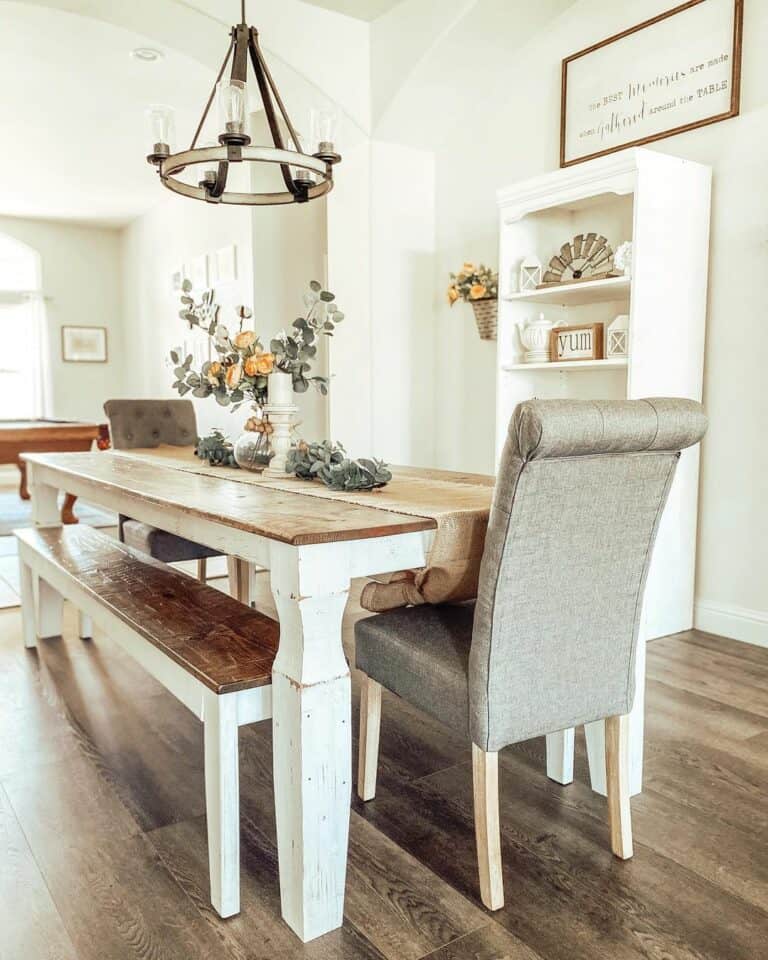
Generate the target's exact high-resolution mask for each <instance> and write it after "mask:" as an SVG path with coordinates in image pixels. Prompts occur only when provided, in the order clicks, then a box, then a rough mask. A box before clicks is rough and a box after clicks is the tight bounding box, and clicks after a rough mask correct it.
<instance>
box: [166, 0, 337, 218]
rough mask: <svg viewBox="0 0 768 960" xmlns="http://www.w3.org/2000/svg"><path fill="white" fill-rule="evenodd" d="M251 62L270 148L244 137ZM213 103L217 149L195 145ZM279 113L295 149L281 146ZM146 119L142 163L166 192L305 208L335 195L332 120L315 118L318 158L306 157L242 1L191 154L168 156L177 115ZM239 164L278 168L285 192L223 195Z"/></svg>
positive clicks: (322, 114) (320, 114)
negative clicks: (187, 174)
mask: <svg viewBox="0 0 768 960" xmlns="http://www.w3.org/2000/svg"><path fill="white" fill-rule="evenodd" d="M249 59H250V62H251V65H252V68H253V72H254V74H255V77H256V83H257V85H258V88H259V94H260V96H261V101H262V104H263V106H264V112H265V114H266V117H267V123H268V124H269V131H270V134H271V136H272V145H270V146H252V145H251V138H250V136H249V135H248V133H247V122H248V95H247V91H248V87H247V73H248V60H249ZM230 60H231V62H232V66H231V70H230V76H229V79H226V78H224V73H225V71H226V69H227V65H228V64H229V62H230ZM222 78H224V79H222ZM214 98H217V100H218V111H219V123H220V129H221V131H222V132H221V133H219V138H218V139H219V143H218V145H216V144H210V145H203V146H198V145H197V142H198V139H199V137H200V133H201V131H202V129H203V125H204V123H205V121H206V118H207V117H208V114H209V112H210V109H211V105H212V104H213V101H214ZM278 111H279V115H280V117H281V118H282V121H283V123H284V124H285V128H286V130H287V132H288V135H289V136H290V146H291V147H293V148H295V149H290V148H289V147H287V146H286V143H285V141H284V138H283V131H282V130H281V126H280V121H279V120H278ZM147 120H148V125H149V132H150V142H151V144H152V148H151V152H150V153H149V155H148V156H147V161H148V162H149V163H151V164H154V165H155V166H156V167H157V171H158V173H159V175H160V181H161V182H162V184H163V186H165V187H167V188H168V189H169V190H173V191H174V192H175V193H180V194H182V195H183V196H185V197H192V198H193V199H194V200H205V201H206V202H208V203H230V204H244V205H253V206H266V205H270V204H278V203H307V201H309V200H315V199H316V198H317V197H322V196H324V195H325V194H326V193H329V192H330V191H331V190H332V189H333V166H334V164H336V163H338V162H339V161H340V160H341V157H340V156H339V154H338V153H336V151H335V149H334V144H333V139H334V127H335V123H336V117H335V115H334V113H333V111H330V110H316V111H313V112H312V127H313V131H312V135H313V139H314V142H316V143H317V144H318V148H317V152H316V153H313V154H307V153H303V152H302V150H301V141H300V139H299V136H298V134H297V133H296V130H295V128H294V126H293V124H292V123H291V119H290V117H289V116H288V112H287V110H286V109H285V104H284V103H283V100H282V98H281V96H280V93H279V92H278V90H277V87H276V85H275V81H274V80H273V78H272V74H271V73H270V71H269V67H268V66H267V63H266V61H265V59H264V55H263V54H262V52H261V48H260V46H259V34H258V31H257V30H256V28H255V27H249V26H247V24H246V21H245V0H242V4H241V22H240V23H239V24H237V25H236V26H234V27H232V31H231V34H230V42H229V47H228V48H227V52H226V55H225V57H224V61H223V63H222V64H221V68H220V70H219V73H218V76H217V77H216V81H215V83H214V85H213V89H212V90H211V94H210V96H209V97H208V102H207V103H206V105H205V109H204V110H203V115H202V117H201V118H200V122H199V123H198V125H197V130H196V131H195V135H194V137H193V138H192V143H191V145H190V147H189V149H188V150H183V151H181V152H179V153H172V152H171V146H170V144H171V143H172V140H173V132H174V117H173V110H172V109H171V108H170V107H167V106H160V105H155V106H152V107H150V108H149V109H148V110H147ZM244 162H247V163H267V164H276V165H277V166H279V168H280V173H281V175H282V179H283V184H284V187H285V189H284V190H277V191H275V192H269V193H257V192H255V191H254V192H248V193H243V192H234V191H232V190H227V179H228V177H229V174H230V167H231V165H232V164H240V163H244ZM189 168H192V169H193V170H194V171H196V175H195V176H194V179H195V180H196V181H197V185H195V184H194V183H186V182H185V181H184V180H182V179H180V178H179V174H181V173H182V171H184V170H188V169H189Z"/></svg>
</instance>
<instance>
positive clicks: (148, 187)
mask: <svg viewBox="0 0 768 960" xmlns="http://www.w3.org/2000/svg"><path fill="white" fill-rule="evenodd" d="M0 21H1V22H2V29H0V86H1V87H2V90H3V91H4V92H3V96H2V97H0V130H2V136H1V137H0V139H1V140H2V142H3V144H4V148H3V150H2V153H0V213H2V214H5V215H10V216H23V217H44V218H49V219H71V220H79V221H87V222H97V223H103V224H107V225H119V224H122V223H125V222H127V221H128V220H130V219H131V218H132V217H134V216H136V215H137V214H138V213H141V212H143V211H144V210H146V209H148V207H150V206H151V205H153V204H154V203H156V202H157V199H158V191H160V189H161V188H160V186H159V185H158V183H157V175H156V174H155V172H154V170H153V169H152V167H150V166H149V165H148V164H147V163H146V162H145V160H144V156H145V154H146V153H147V152H148V151H147V145H146V142H145V140H146V138H145V132H144V110H145V108H146V107H147V106H148V105H149V104H150V103H171V104H173V105H174V106H175V107H176V110H177V124H178V128H179V129H180V130H184V129H190V130H193V129H194V124H195V122H196V120H197V116H198V115H199V113H200V110H201V105H202V104H203V103H204V102H205V98H206V96H207V93H208V91H209V89H210V85H211V79H212V78H211V71H210V70H208V69H207V68H205V67H203V66H202V65H201V64H200V63H198V62H196V61H194V60H191V59H190V58H188V57H184V56H183V55H182V54H180V53H177V52H175V51H174V50H171V49H167V50H165V51H164V52H165V57H164V58H163V59H162V60H159V61H157V62H155V63H141V62H139V61H136V60H134V59H132V58H131V57H130V51H131V50H132V49H134V48H135V47H139V46H146V45H152V46H154V44H153V43H152V42H151V41H150V40H148V38H147V37H146V36H143V35H141V34H138V33H134V32H132V31H129V30H124V29H121V28H119V27H114V26H111V25H110V24H107V23H105V22H104V21H100V20H93V19H90V18H87V17H81V16H77V15H75V14H72V13H64V12H61V11H59V10H50V9H46V8H44V7H42V6H37V5H34V4H27V3H7V2H6V3H0Z"/></svg>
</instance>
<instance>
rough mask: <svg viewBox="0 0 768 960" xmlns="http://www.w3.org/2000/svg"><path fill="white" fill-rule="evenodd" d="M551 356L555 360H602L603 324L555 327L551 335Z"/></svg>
mask: <svg viewBox="0 0 768 960" xmlns="http://www.w3.org/2000/svg"><path fill="white" fill-rule="evenodd" d="M549 349H550V354H551V356H552V359H553V360H602V359H603V325H602V323H581V324H577V325H574V326H572V327H555V328H554V330H552V332H551V333H550V348H549Z"/></svg>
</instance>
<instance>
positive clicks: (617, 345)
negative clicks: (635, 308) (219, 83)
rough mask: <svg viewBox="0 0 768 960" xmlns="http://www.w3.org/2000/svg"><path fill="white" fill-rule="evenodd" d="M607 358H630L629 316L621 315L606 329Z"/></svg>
mask: <svg viewBox="0 0 768 960" xmlns="http://www.w3.org/2000/svg"><path fill="white" fill-rule="evenodd" d="M605 356H606V358H607V359H609V360H610V359H612V358H615V357H628V356H629V314H626V313H620V314H619V316H618V317H616V319H615V320H614V321H613V322H612V323H609V324H608V326H607V327H606V330H605Z"/></svg>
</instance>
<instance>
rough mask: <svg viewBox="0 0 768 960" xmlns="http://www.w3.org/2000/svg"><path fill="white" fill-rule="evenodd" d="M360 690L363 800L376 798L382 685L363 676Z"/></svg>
mask: <svg viewBox="0 0 768 960" xmlns="http://www.w3.org/2000/svg"><path fill="white" fill-rule="evenodd" d="M362 678H363V679H362V685H361V688H360V743H359V746H358V754H357V794H358V796H359V797H360V799H361V800H373V798H374V797H375V796H376V770H377V767H378V764H379V729H380V728H381V684H380V683H376V681H375V680H371V678H370V677H369V676H367V675H366V674H363V675H362Z"/></svg>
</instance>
